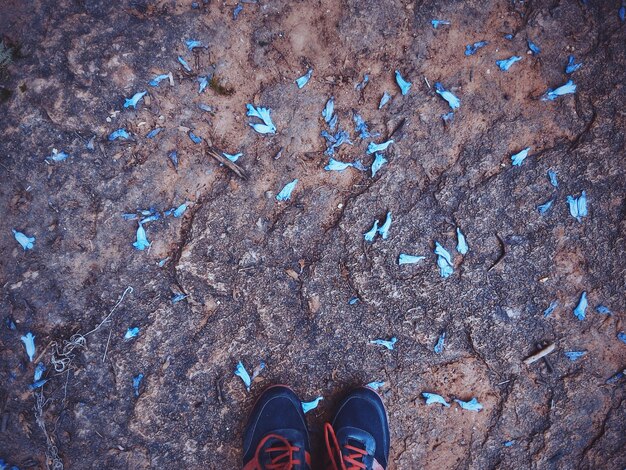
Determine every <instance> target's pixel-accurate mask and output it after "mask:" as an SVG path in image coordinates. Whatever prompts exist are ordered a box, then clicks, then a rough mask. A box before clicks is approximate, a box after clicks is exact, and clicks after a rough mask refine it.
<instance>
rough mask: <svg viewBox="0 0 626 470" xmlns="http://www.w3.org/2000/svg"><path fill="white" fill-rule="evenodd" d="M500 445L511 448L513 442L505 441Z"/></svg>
mask: <svg viewBox="0 0 626 470" xmlns="http://www.w3.org/2000/svg"><path fill="white" fill-rule="evenodd" d="M502 444H503V445H504V447H511V446H512V445H513V444H515V441H506V442H503V443H502Z"/></svg>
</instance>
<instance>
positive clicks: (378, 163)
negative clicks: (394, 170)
mask: <svg viewBox="0 0 626 470" xmlns="http://www.w3.org/2000/svg"><path fill="white" fill-rule="evenodd" d="M385 163H387V159H386V158H385V157H384V156H383V155H382V154H380V153H376V154H375V158H374V162H373V163H372V178H373V177H374V176H376V173H378V170H380V169H381V167H382V166H383V165H384V164H385Z"/></svg>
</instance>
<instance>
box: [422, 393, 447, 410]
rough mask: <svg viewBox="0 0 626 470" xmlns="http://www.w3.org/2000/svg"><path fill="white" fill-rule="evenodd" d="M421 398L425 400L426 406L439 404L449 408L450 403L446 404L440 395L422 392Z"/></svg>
mask: <svg viewBox="0 0 626 470" xmlns="http://www.w3.org/2000/svg"><path fill="white" fill-rule="evenodd" d="M422 396H423V397H424V398H425V399H426V404H427V405H432V404H434V403H440V404H442V405H443V406H445V407H447V408H450V403H448V402H447V401H446V400H445V399H444V398H443V397H442V396H441V395H437V394H436V393H428V392H422Z"/></svg>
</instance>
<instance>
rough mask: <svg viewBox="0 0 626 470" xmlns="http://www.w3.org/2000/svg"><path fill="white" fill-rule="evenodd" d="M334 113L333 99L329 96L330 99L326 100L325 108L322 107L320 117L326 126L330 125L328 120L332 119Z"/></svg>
mask: <svg viewBox="0 0 626 470" xmlns="http://www.w3.org/2000/svg"><path fill="white" fill-rule="evenodd" d="M334 113H335V97H334V96H331V97H330V98H328V101H327V102H326V106H324V109H323V110H322V117H323V118H324V121H326V124H329V123H330V120H331V119H332V118H333V114H334Z"/></svg>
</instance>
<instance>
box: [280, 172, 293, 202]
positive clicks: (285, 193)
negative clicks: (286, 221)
mask: <svg viewBox="0 0 626 470" xmlns="http://www.w3.org/2000/svg"><path fill="white" fill-rule="evenodd" d="M296 184H298V179H297V178H296V179H295V180H293V181H292V182H291V183H287V184H286V185H285V186H284V187H283V189H281V191H280V192H279V193H278V194H277V195H276V200H277V201H287V200H289V198H291V193H292V192H293V190H294V188H295V187H296Z"/></svg>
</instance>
